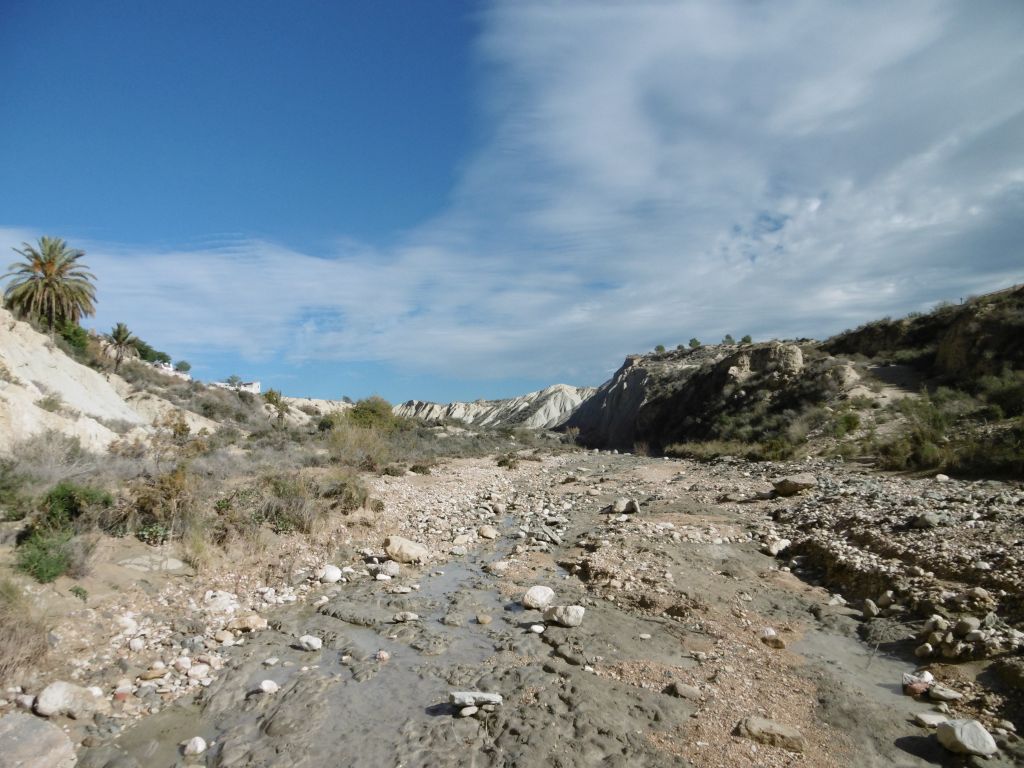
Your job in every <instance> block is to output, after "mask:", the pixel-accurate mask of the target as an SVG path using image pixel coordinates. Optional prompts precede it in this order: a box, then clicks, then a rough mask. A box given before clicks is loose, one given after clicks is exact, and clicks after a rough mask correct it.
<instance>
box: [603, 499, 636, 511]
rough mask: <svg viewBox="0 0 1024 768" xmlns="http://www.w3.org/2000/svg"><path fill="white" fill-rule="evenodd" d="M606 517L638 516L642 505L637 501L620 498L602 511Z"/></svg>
mask: <svg viewBox="0 0 1024 768" xmlns="http://www.w3.org/2000/svg"><path fill="white" fill-rule="evenodd" d="M601 512H602V513H604V514H606V515H636V514H639V512H640V503H639V502H638V501H637V500H636V499H627V498H624V497H623V498H619V499H616V500H615V501H613V502H612V503H611V504H609V505H608V506H607V507H605V508H604V509H602V510H601Z"/></svg>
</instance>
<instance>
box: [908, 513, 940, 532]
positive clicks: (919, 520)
mask: <svg viewBox="0 0 1024 768" xmlns="http://www.w3.org/2000/svg"><path fill="white" fill-rule="evenodd" d="M941 524H942V518H941V517H939V515H937V514H936V513H935V512H924V513H922V514H920V515H918V516H917V517H915V518H914V522H912V523H911V525H912V526H913V527H914V528H920V529H921V530H927V529H929V528H937V527H938V526H940V525H941Z"/></svg>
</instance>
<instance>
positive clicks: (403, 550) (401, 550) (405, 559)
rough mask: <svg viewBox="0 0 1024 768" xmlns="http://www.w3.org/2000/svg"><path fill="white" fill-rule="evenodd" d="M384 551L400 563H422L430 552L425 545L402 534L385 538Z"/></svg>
mask: <svg viewBox="0 0 1024 768" xmlns="http://www.w3.org/2000/svg"><path fill="white" fill-rule="evenodd" d="M384 551H385V552H387V553H388V557H390V558H391V559H392V560H395V561H397V562H399V563H422V562H424V561H425V560H426V559H427V558H428V557H429V556H430V553H429V551H428V550H427V548H426V547H425V546H423V545H422V544H418V543H417V542H415V541H410V540H409V539H406V538H403V537H402V536H389V537H388V538H386V539H384Z"/></svg>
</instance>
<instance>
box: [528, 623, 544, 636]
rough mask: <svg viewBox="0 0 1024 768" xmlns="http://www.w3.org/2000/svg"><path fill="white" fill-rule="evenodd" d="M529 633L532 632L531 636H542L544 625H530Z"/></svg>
mask: <svg viewBox="0 0 1024 768" xmlns="http://www.w3.org/2000/svg"><path fill="white" fill-rule="evenodd" d="M530 631H531V632H533V634H535V635H542V634H544V625H543V624H531V625H530Z"/></svg>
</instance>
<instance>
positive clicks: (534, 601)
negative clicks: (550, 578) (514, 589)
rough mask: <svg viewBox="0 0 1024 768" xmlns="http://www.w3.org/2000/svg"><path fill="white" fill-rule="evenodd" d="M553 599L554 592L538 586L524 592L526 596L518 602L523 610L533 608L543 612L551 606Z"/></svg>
mask: <svg viewBox="0 0 1024 768" xmlns="http://www.w3.org/2000/svg"><path fill="white" fill-rule="evenodd" d="M554 599H555V590H553V589H552V588H551V587H545V586H542V585H540V584H538V585H536V586H533V587H530V588H529V589H528V590H526V594H525V595H523V599H522V600H520V601H519V602H520V603H522V605H523V607H524V608H535V609H537V610H540V611H543V610H544V609H545V608H547V607H548V606H549V605H551V601H552V600H554Z"/></svg>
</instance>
